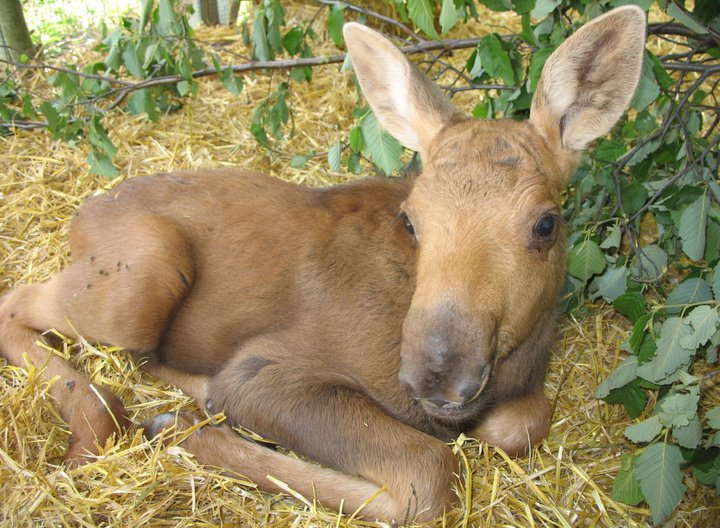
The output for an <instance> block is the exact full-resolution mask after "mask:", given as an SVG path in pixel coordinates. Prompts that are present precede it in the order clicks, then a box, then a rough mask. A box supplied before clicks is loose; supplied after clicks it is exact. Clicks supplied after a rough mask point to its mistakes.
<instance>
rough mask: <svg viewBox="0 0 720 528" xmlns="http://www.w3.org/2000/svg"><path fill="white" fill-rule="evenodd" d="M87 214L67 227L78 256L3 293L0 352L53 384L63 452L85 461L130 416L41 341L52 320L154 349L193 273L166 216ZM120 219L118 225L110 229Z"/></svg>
mask: <svg viewBox="0 0 720 528" xmlns="http://www.w3.org/2000/svg"><path fill="white" fill-rule="evenodd" d="M106 220H107V219H106V218H101V219H100V220H96V221H93V216H92V215H84V217H83V220H82V221H81V222H76V224H75V225H74V226H73V231H72V232H71V247H72V250H73V254H74V256H75V261H74V263H73V264H71V265H70V266H69V267H68V268H67V269H65V270H64V271H62V272H61V273H59V274H58V275H56V276H55V277H53V278H52V279H51V280H49V281H48V282H45V283H43V284H30V285H24V286H19V287H17V288H16V289H14V290H13V291H11V292H10V293H9V294H7V295H6V296H5V297H3V298H2V299H0V355H2V356H4V357H5V358H7V360H8V361H9V362H10V363H11V364H13V365H16V366H20V367H24V366H25V359H24V358H25V357H26V358H27V359H28V360H29V362H30V363H32V364H33V365H34V366H35V367H37V368H41V369H43V371H42V376H43V378H44V379H45V380H47V381H50V382H52V384H51V386H50V394H52V396H53V397H54V398H55V399H56V400H57V402H58V406H59V409H60V413H61V415H62V417H63V419H65V420H66V421H67V422H68V425H69V427H70V430H71V432H72V439H71V446H70V450H69V452H68V455H67V460H68V462H69V463H71V464H78V463H82V462H84V461H86V460H87V459H86V458H84V455H86V454H94V453H97V448H96V444H98V443H99V444H103V443H104V442H105V441H106V440H107V438H108V437H109V436H111V435H112V434H113V433H116V432H120V431H122V430H123V429H124V428H125V427H126V426H127V425H128V419H127V416H126V413H125V409H124V406H123V404H122V402H121V401H120V400H119V399H118V398H117V396H115V395H113V394H112V393H111V392H109V391H108V390H107V389H105V388H103V387H97V386H95V385H93V384H91V383H90V382H89V381H88V380H87V378H85V377H84V376H83V375H82V374H80V373H78V372H76V371H75V370H74V369H72V367H70V365H68V364H67V363H66V362H65V361H64V360H62V359H61V358H59V357H57V356H56V355H53V354H52V353H51V352H48V350H47V349H45V348H44V347H42V346H39V345H38V344H37V343H38V342H39V341H41V340H42V334H43V333H44V332H45V331H47V330H50V329H52V328H54V329H57V330H58V331H60V332H61V333H63V334H65V335H68V336H70V337H78V336H80V335H82V336H83V337H86V338H87V339H89V340H91V341H95V342H99V343H104V344H112V345H117V346H122V347H125V348H128V349H130V350H133V351H138V352H149V351H151V350H153V349H154V348H155V347H156V346H157V344H158V342H159V340H160V338H161V336H162V334H163V332H164V330H165V328H166V326H167V323H168V320H169V318H170V317H171V315H172V313H173V311H174V310H175V309H176V307H177V305H178V303H180V302H181V300H182V299H183V297H184V296H185V295H186V293H187V290H188V288H189V287H190V284H191V281H192V271H193V267H192V261H191V258H190V248H189V244H188V243H187V241H186V240H185V238H184V237H183V236H182V234H181V233H180V231H179V230H178V229H177V228H176V227H175V226H174V225H173V224H172V223H170V222H169V221H167V220H164V219H162V218H159V217H153V216H148V217H142V216H130V217H128V218H118V219H115V220H117V221H116V222H113V223H110V224H108V223H107V222H106ZM112 226H116V227H112Z"/></svg>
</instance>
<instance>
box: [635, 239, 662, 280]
mask: <svg viewBox="0 0 720 528" xmlns="http://www.w3.org/2000/svg"><path fill="white" fill-rule="evenodd" d="M667 263H668V256H667V253H665V251H663V250H662V249H660V248H659V247H658V246H656V245H655V244H651V245H649V246H644V247H642V248H640V250H639V252H638V254H637V255H635V258H634V264H633V266H632V267H631V268H630V270H631V272H632V275H633V277H634V278H635V279H637V280H639V281H647V282H653V281H656V280H657V279H659V278H660V277H662V276H663V275H664V274H665V271H667Z"/></svg>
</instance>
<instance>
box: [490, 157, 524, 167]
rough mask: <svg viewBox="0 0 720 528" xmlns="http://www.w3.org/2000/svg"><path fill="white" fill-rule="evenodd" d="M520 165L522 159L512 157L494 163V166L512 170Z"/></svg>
mask: <svg viewBox="0 0 720 528" xmlns="http://www.w3.org/2000/svg"><path fill="white" fill-rule="evenodd" d="M519 164H520V158H518V157H510V158H503V159H501V160H497V161H494V162H493V165H505V166H508V167H511V168H513V169H514V168H516V167H517V166H518V165H519Z"/></svg>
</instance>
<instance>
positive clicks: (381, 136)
mask: <svg viewBox="0 0 720 528" xmlns="http://www.w3.org/2000/svg"><path fill="white" fill-rule="evenodd" d="M360 129H361V130H362V139H363V143H364V144H365V148H364V149H363V152H364V153H365V154H366V155H367V157H368V158H370V161H372V162H373V163H374V164H375V165H377V166H378V167H380V169H382V170H383V172H385V174H392V173H394V172H395V171H397V170H399V169H400V168H401V167H402V160H401V159H400V156H401V155H402V146H401V145H400V143H398V141H397V140H396V139H395V138H394V137H392V136H391V135H389V134H387V133H386V132H385V131H383V130H382V129H381V128H380V123H378V121H377V118H376V117H375V114H373V113H368V114H367V115H366V116H365V117H364V118H363V120H362V123H361V124H360Z"/></svg>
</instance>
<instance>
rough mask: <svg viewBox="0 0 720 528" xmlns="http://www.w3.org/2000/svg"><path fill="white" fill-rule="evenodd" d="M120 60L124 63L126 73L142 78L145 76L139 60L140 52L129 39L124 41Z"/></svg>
mask: <svg viewBox="0 0 720 528" xmlns="http://www.w3.org/2000/svg"><path fill="white" fill-rule="evenodd" d="M122 62H123V64H124V65H125V68H126V69H127V71H128V73H129V74H130V75H132V76H133V77H138V78H140V79H142V78H143V77H145V70H144V69H143V67H142V61H141V60H140V54H139V53H138V50H137V49H136V48H135V46H133V43H132V42H130V41H125V43H124V44H123V50H122Z"/></svg>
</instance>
